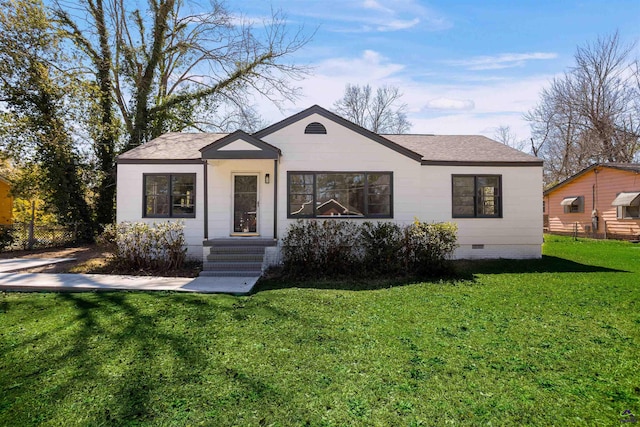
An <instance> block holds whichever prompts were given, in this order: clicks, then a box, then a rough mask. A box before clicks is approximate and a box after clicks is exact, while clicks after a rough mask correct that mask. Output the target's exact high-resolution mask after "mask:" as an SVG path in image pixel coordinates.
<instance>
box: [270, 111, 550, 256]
mask: <svg viewBox="0 0 640 427" xmlns="http://www.w3.org/2000/svg"><path fill="white" fill-rule="evenodd" d="M314 121H317V122H320V123H322V124H323V125H324V126H325V127H326V128H327V134H326V135H309V134H304V128H305V127H306V126H307V125H308V124H309V123H311V122H314ZM263 139H264V140H265V141H266V142H268V143H270V144H273V145H275V146H277V147H279V148H280V149H281V150H282V158H281V161H280V167H279V172H280V177H279V181H278V205H279V206H278V237H281V236H283V235H284V233H285V232H286V229H287V227H288V226H289V224H290V223H291V222H293V221H295V220H293V219H287V171H345V172H346V171H391V172H393V190H394V193H393V199H394V208H393V209H394V215H393V221H395V222H398V223H403V224H406V223H409V222H412V221H413V220H414V219H415V218H418V219H420V220H422V221H428V222H430V221H437V222H439V221H452V222H455V223H457V224H458V228H459V232H458V241H459V244H460V248H459V249H458V250H457V251H456V253H455V257H456V258H540V256H541V245H542V212H541V209H539V206H540V200H541V199H542V168H541V167H537V166H527V167H495V166H491V167H486V166H473V167H471V166H429V165H421V164H420V163H419V162H417V161H415V160H412V159H410V158H409V157H407V156H405V155H403V154H400V153H398V152H396V151H393V150H391V149H389V148H387V147H385V146H383V145H382V144H379V143H377V142H375V141H371V140H369V139H368V138H366V137H364V136H362V135H360V134H358V133H356V132H353V131H351V130H349V129H347V128H344V127H342V126H340V125H338V124H336V123H334V122H332V121H330V120H327V119H325V118H323V117H321V116H319V115H311V116H309V117H307V118H306V119H304V120H301V121H299V122H297V123H294V124H292V125H290V126H288V127H286V128H283V129H281V130H279V131H277V132H274V133H273V134H271V135H268V136H266V137H264V138H263ZM454 174H473V175H502V213H503V216H502V218H452V216H451V209H452V206H451V205H452V200H451V199H452V197H451V191H452V190H451V185H452V184H451V175H454ZM472 245H484V248H482V249H472Z"/></svg>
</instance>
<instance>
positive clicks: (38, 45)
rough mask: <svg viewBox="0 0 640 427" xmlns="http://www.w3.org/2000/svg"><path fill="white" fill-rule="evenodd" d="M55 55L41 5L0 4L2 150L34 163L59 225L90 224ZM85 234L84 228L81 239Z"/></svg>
mask: <svg viewBox="0 0 640 427" xmlns="http://www.w3.org/2000/svg"><path fill="white" fill-rule="evenodd" d="M59 55H60V49H59V38H58V35H57V33H56V31H55V29H54V28H53V27H52V26H51V23H50V19H49V16H48V15H47V13H46V10H45V8H44V6H43V4H42V2H41V1H39V0H2V1H0V100H1V101H2V103H3V104H4V106H5V107H6V112H5V113H4V115H3V116H4V117H5V118H6V117H10V119H9V120H7V121H6V122H5V123H4V124H5V125H7V126H8V127H9V128H11V127H13V129H14V132H8V136H7V138H6V142H7V143H8V148H9V149H10V150H12V151H13V153H12V154H13V158H15V159H18V160H20V161H23V162H25V159H27V161H31V162H34V163H35V164H37V165H39V167H40V169H41V170H42V174H40V176H39V180H40V183H39V185H40V186H41V188H42V189H43V191H44V194H45V201H46V202H47V203H48V204H49V205H50V206H52V207H53V208H54V210H55V213H56V217H57V219H58V221H59V222H60V223H61V224H64V225H68V224H71V223H77V222H81V223H85V224H90V223H91V220H92V218H91V211H90V208H89V205H88V204H87V202H86V200H85V197H84V196H85V188H84V185H83V182H82V180H81V177H80V168H79V165H80V157H79V155H78V153H77V151H76V150H75V148H74V144H73V140H72V138H71V136H70V133H69V130H68V128H67V125H66V123H65V119H68V117H65V111H66V110H67V105H66V104H65V101H66V100H67V95H68V94H70V93H72V92H73V88H72V80H71V79H70V78H69V77H68V74H66V73H64V72H61V71H60V70H59V69H58V68H56V66H55V65H54V64H60V63H61V62H62V61H61V58H60V56H59ZM7 123H8V124H7ZM16 130H17V131H16ZM29 149H30V150H29ZM25 163H26V162H25ZM27 164H28V163H27ZM90 234H91V230H90V229H87V233H86V236H85V237H87V238H90Z"/></svg>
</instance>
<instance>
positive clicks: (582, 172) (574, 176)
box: [542, 163, 603, 196]
mask: <svg viewBox="0 0 640 427" xmlns="http://www.w3.org/2000/svg"><path fill="white" fill-rule="evenodd" d="M598 166H603V165H601V164H598V163H595V164H593V165H591V166H588V167H586V168H584V169H582V170H581V171H580V172H577V173H575V174H574V175H571V176H570V177H569V178H567V179H565V180H564V181H562V182H559V183H558V184H556V185H554V186H553V187H550V188H547V189H546V190H544V192H543V193H542V194H543V195H544V196H546V195H548V194H549V193H552V192H554V191H556V190H557V189H558V188H560V187H563V186H565V185H567V184H568V183H570V182H571V181H573V180H575V179H577V178H579V177H581V176H582V175H584V174H586V173H587V172H589V171H591V170H593V169H595V168H597V167H598Z"/></svg>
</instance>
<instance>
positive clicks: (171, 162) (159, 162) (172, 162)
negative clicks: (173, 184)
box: [116, 159, 202, 165]
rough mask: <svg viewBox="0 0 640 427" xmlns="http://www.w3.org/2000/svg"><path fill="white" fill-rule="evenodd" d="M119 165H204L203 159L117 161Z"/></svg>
mask: <svg viewBox="0 0 640 427" xmlns="http://www.w3.org/2000/svg"><path fill="white" fill-rule="evenodd" d="M116 163H117V164H119V165H194V164H198V165H201V164H202V159H116Z"/></svg>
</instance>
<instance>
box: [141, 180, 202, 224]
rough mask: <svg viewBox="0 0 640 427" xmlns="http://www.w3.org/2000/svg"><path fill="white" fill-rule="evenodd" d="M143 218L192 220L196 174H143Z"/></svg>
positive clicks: (193, 215)
mask: <svg viewBox="0 0 640 427" xmlns="http://www.w3.org/2000/svg"><path fill="white" fill-rule="evenodd" d="M143 181H144V184H143V187H144V188H143V194H144V197H143V202H142V203H143V215H142V216H143V217H145V218H194V217H195V216H196V174H195V173H174V174H160V173H153V174H151V173H150V174H144V175H143Z"/></svg>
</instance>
